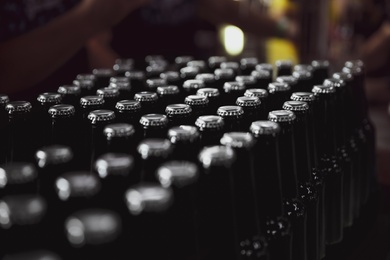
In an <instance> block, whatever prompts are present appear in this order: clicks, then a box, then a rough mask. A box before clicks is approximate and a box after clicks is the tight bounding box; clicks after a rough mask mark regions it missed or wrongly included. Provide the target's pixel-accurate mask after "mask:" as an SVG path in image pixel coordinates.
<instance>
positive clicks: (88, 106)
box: [76, 96, 104, 124]
mask: <svg viewBox="0 0 390 260" xmlns="http://www.w3.org/2000/svg"><path fill="white" fill-rule="evenodd" d="M103 105H104V99H103V97H99V96H85V97H82V98H80V115H78V116H79V117H81V121H83V123H84V124H85V123H88V115H89V113H90V112H91V111H93V110H97V109H101V108H103ZM76 113H77V109H76Z"/></svg>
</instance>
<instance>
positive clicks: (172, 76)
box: [160, 71, 180, 81]
mask: <svg viewBox="0 0 390 260" xmlns="http://www.w3.org/2000/svg"><path fill="white" fill-rule="evenodd" d="M160 78H162V79H165V80H167V81H169V80H177V79H180V73H179V72H177V71H166V72H163V73H161V74H160Z"/></svg>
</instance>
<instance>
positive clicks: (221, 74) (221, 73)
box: [214, 69, 234, 79]
mask: <svg viewBox="0 0 390 260" xmlns="http://www.w3.org/2000/svg"><path fill="white" fill-rule="evenodd" d="M214 75H215V78H216V79H231V78H232V77H234V70H233V69H216V70H215V71H214Z"/></svg>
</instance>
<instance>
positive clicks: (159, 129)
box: [139, 114, 168, 138]
mask: <svg viewBox="0 0 390 260" xmlns="http://www.w3.org/2000/svg"><path fill="white" fill-rule="evenodd" d="M139 124H140V125H141V128H142V132H143V135H142V137H143V138H165V137H166V136H167V131H168V117H167V116H166V115H163V114H146V115H143V116H142V117H141V119H140V121H139Z"/></svg>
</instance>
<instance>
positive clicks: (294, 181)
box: [268, 110, 307, 259]
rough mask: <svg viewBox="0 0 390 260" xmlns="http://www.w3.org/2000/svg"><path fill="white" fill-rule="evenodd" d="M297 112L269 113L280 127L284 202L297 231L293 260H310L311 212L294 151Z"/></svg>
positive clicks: (294, 234) (278, 111)
mask: <svg viewBox="0 0 390 260" xmlns="http://www.w3.org/2000/svg"><path fill="white" fill-rule="evenodd" d="M295 118H296V116H295V114H294V112H292V111H289V110H274V111H271V112H269V114H268V119H269V120H270V121H272V122H276V123H278V124H279V126H280V135H279V141H280V142H279V147H280V149H279V151H280V167H281V168H280V171H281V176H282V195H283V205H284V207H285V211H286V214H287V216H289V220H290V221H291V226H292V232H293V241H292V245H293V252H292V259H307V211H306V207H305V204H304V203H303V201H302V200H301V198H300V196H299V191H298V177H297V168H296V157H295V156H296V154H295V151H294V147H295V143H294V142H295V139H294V122H295Z"/></svg>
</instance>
